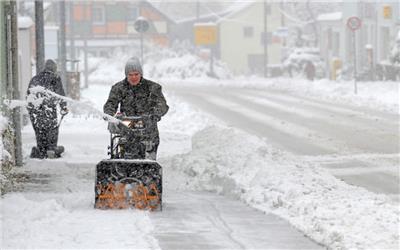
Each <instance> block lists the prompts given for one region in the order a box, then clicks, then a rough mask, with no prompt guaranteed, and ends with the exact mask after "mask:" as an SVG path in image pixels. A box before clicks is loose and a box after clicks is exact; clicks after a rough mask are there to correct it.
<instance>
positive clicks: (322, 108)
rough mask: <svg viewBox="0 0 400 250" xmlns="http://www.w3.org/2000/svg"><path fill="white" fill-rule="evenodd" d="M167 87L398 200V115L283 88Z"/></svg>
mask: <svg viewBox="0 0 400 250" xmlns="http://www.w3.org/2000/svg"><path fill="white" fill-rule="evenodd" d="M166 90H167V91H168V92H169V93H171V94H174V95H176V96H178V97H179V98H181V99H182V100H184V101H187V102H189V103H190V104H192V105H194V106H197V107H198V108H200V109H202V110H203V111H205V112H207V113H209V114H211V115H213V116H215V117H217V118H218V119H220V120H222V121H224V122H225V123H226V124H228V125H229V126H233V127H237V128H239V129H242V130H245V131H247V132H249V133H251V134H254V135H257V136H259V137H263V138H266V139H267V140H268V141H269V142H270V143H271V144H272V145H274V146H276V147H278V148H280V149H283V150H286V151H289V152H292V153H294V154H296V155H298V156H299V157H300V158H301V159H303V160H306V161H312V162H316V163H318V164H320V165H321V166H323V167H325V168H327V169H328V170H329V171H331V172H332V173H333V174H334V175H335V176H336V177H337V178H340V179H342V180H344V181H345V182H347V183H349V184H352V185H357V186H361V187H364V188H366V189H368V190H370V191H372V192H376V193H383V194H387V195H389V196H391V197H392V198H393V200H394V201H395V202H398V201H399V194H400V192H399V179H400V178H399V171H398V166H399V115H396V114H390V113H385V112H381V111H376V110H371V109H367V108H362V107H354V106H349V105H345V104H340V103H339V104H338V103H331V102H328V101H326V100H317V99H313V98H310V97H307V96H296V95H294V94H289V93H286V92H282V91H272V90H255V89H245V88H234V87H230V88H227V87H218V86H212V87H196V86H190V87H188V86H175V85H173V86H167V87H166Z"/></svg>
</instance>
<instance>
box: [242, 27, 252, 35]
mask: <svg viewBox="0 0 400 250" xmlns="http://www.w3.org/2000/svg"><path fill="white" fill-rule="evenodd" d="M253 33H254V30H253V27H250V26H246V27H244V28H243V36H244V37H253Z"/></svg>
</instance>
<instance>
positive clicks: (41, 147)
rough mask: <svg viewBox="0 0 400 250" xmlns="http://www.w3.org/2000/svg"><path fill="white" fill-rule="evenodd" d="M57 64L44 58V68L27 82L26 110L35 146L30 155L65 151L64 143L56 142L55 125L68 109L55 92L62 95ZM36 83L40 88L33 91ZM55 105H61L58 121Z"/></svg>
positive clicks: (46, 155)
mask: <svg viewBox="0 0 400 250" xmlns="http://www.w3.org/2000/svg"><path fill="white" fill-rule="evenodd" d="M56 72H57V64H56V63H55V62H54V61H53V60H50V59H49V60H47V61H46V62H45V67H44V69H43V71H41V72H39V73H38V74H37V75H36V76H34V77H33V78H32V79H31V81H30V82H29V86H28V90H27V99H28V106H27V109H28V112H29V117H30V119H31V122H32V126H33V129H34V130H35V136H36V143H37V146H36V147H33V148H32V151H31V155H30V157H31V158H40V159H43V158H58V157H61V154H62V153H63V152H64V147H63V146H57V141H58V129H59V126H60V122H61V120H62V118H63V117H64V116H65V115H66V114H67V113H68V109H67V103H66V102H65V101H64V100H62V99H61V98H58V97H57V96H56V94H57V95H60V96H65V93H64V89H63V86H62V83H61V78H60V76H58V75H57V73H56ZM35 87H39V88H41V90H40V91H34V89H35ZM57 105H60V108H61V111H60V113H61V116H62V117H61V120H60V122H57V121H58V119H57Z"/></svg>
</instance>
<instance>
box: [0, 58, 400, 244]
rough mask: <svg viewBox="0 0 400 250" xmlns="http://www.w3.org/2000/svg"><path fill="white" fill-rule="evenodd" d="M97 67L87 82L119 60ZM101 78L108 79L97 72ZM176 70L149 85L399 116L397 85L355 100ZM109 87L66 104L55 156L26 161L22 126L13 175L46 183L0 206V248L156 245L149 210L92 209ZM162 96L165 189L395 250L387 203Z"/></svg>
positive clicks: (395, 222)
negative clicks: (213, 196) (231, 88)
mask: <svg viewBox="0 0 400 250" xmlns="http://www.w3.org/2000/svg"><path fill="white" fill-rule="evenodd" d="M176 60H178V61H179V59H176ZM187 60H192V59H187ZM116 61H121V59H119V60H116ZM171 63H173V60H172V62H171ZM181 63H182V62H181ZM97 65H100V66H99V68H98V69H97V70H96V71H95V72H94V73H93V75H92V78H91V79H92V81H93V82H99V83H102V84H104V83H109V84H111V83H112V82H115V81H118V80H120V79H121V73H122V72H123V69H122V68H123V63H120V64H114V66H115V67H114V66H113V68H111V67H110V64H108V63H98V64H97ZM150 68H151V67H150V64H149V65H147V66H146V65H145V66H144V69H145V70H146V69H150ZM106 69H108V71H105V70H106ZM100 72H107V74H106V75H104V74H103V75H99V74H100ZM165 72H168V69H165ZM179 74H181V72H180V73H179ZM179 74H178V73H177V74H175V75H173V77H168V78H167V74H160V75H153V76H152V79H153V80H156V81H159V82H160V83H162V84H164V85H168V84H174V85H179V84H186V85H188V84H189V85H190V84H196V85H207V86H210V87H212V86H213V85H224V86H226V85H235V86H241V87H243V88H254V89H259V88H262V89H275V90H284V91H287V92H289V93H292V94H295V95H300V96H312V97H314V98H320V99H322V100H326V99H329V100H330V101H334V102H336V103H338V104H341V103H342V104H343V103H345V104H351V105H355V106H361V107H363V106H366V107H370V108H374V109H378V110H383V111H387V112H390V113H394V114H398V111H399V106H398V105H399V87H398V83H394V82H373V83H372V82H371V83H368V82H363V83H358V94H357V95H355V94H353V83H352V82H332V81H327V80H321V81H315V82H309V81H305V80H295V79H283V78H280V79H268V80H265V79H262V78H257V77H247V78H244V77H240V78H235V79H229V80H215V79H212V78H204V77H197V78H190V79H185V80H182V79H181V78H180V76H179ZM161 76H162V77H163V78H161ZM96 79H102V80H104V79H106V80H105V81H97V80H96ZM109 89H110V85H95V84H93V85H91V86H90V88H89V89H86V90H84V91H83V93H82V96H83V99H82V101H80V102H73V103H71V102H70V103H69V104H70V107H71V111H72V112H71V114H70V115H69V116H67V117H66V118H65V121H64V122H63V124H62V126H61V131H60V140H59V142H60V144H62V145H64V146H65V147H66V152H65V154H64V157H63V158H62V159H57V160H32V159H29V158H28V155H29V152H30V148H31V147H32V146H33V145H34V134H33V130H32V128H31V127H30V126H29V125H28V126H26V127H24V130H23V140H24V145H23V151H24V157H25V166H24V167H23V168H22V169H19V170H18V172H23V173H25V174H26V173H28V174H31V175H33V176H35V177H36V178H39V179H43V182H39V183H30V182H29V180H27V181H26V183H25V184H24V185H23V186H24V187H25V189H23V190H22V191H20V192H13V193H9V194H6V195H5V196H4V197H3V198H2V199H1V200H0V201H1V211H2V212H1V215H0V216H1V218H0V219H1V222H2V243H1V248H2V249H7V248H140V249H157V248H159V246H158V243H157V240H156V239H155V238H154V236H153V233H154V232H153V226H152V223H151V219H150V217H149V213H148V212H143V211H133V210H128V211H97V210H94V209H93V196H94V193H93V182H92V180H93V179H92V177H93V176H94V173H93V170H94V166H93V164H95V163H96V162H98V161H100V160H101V159H103V158H106V157H107V155H106V152H107V144H108V140H109V138H108V132H107V130H106V123H105V122H104V121H103V120H102V118H101V115H99V112H98V110H101V109H102V105H103V103H104V102H105V100H106V98H107V95H108V91H109ZM166 98H167V101H168V104H169V106H170V111H169V113H168V114H167V115H166V116H165V117H164V118H163V119H162V121H161V122H160V134H161V140H162V141H161V144H160V148H159V161H160V163H161V165H163V167H164V174H165V177H164V181H165V182H164V186H165V187H167V188H168V189H172V190H174V189H175V190H209V191H212V192H217V193H219V194H222V195H227V196H233V197H235V198H237V199H240V200H241V201H243V202H244V203H246V204H248V205H249V206H252V207H255V208H257V209H260V210H262V211H265V212H266V213H273V214H276V215H278V216H280V217H282V218H284V219H285V220H287V221H288V222H290V223H291V224H292V225H294V226H295V227H296V228H298V229H299V230H300V231H302V232H304V233H305V234H306V235H307V236H309V237H310V238H311V239H313V240H315V241H316V242H319V243H322V244H323V245H325V246H327V247H328V248H332V249H342V248H343V249H349V248H357V249H398V248H399V215H400V212H399V207H398V204H396V203H393V201H392V200H391V199H390V198H389V197H386V196H384V195H377V194H374V193H371V192H368V191H367V190H365V189H363V188H359V187H355V186H350V185H348V184H346V183H344V182H342V181H340V180H339V179H337V178H335V177H334V176H333V175H332V174H330V173H329V172H327V171H326V170H325V169H324V168H322V167H320V166H318V165H317V164H312V163H310V162H303V161H302V160H299V159H297V158H296V157H295V156H294V155H292V154H290V153H288V152H284V151H280V150H278V149H276V148H274V147H273V146H271V144H270V143H269V142H268V139H266V138H257V137H256V136H253V135H250V134H247V133H245V132H243V131H240V130H237V129H234V128H232V127H228V126H227V125H225V124H224V123H223V122H222V121H220V120H218V118H215V117H211V116H209V115H207V114H205V113H202V112H201V111H200V110H198V109H196V108H194V107H192V106H190V105H189V104H187V103H184V102H183V101H182V100H179V99H178V98H177V97H176V96H173V95H172V94H171V93H166ZM77 166H79V167H77ZM395 167H398V166H395ZM49 176H55V177H56V178H55V179H49V178H48V177H49ZM93 181H94V180H93ZM126 221H131V222H132V223H124V222H126ZM5 228H6V229H7V230H5Z"/></svg>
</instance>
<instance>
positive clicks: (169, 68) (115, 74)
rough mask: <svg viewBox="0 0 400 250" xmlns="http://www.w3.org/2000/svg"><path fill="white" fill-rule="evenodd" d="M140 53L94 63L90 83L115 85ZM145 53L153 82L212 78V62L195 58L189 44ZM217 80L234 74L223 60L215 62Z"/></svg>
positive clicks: (118, 54) (146, 72) (120, 54)
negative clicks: (132, 58)
mask: <svg viewBox="0 0 400 250" xmlns="http://www.w3.org/2000/svg"><path fill="white" fill-rule="evenodd" d="M137 51H138V50H132V51H130V52H123V51H116V52H115V54H114V55H112V56H111V57H110V58H104V59H103V60H102V61H101V62H100V63H99V62H98V61H93V64H91V65H90V66H89V68H94V69H95V70H93V72H92V73H91V74H90V75H89V81H90V82H93V83H96V84H99V83H100V84H113V83H115V82H117V81H120V80H122V79H123V78H124V77H125V75H124V74H125V73H124V72H125V70H124V69H125V63H126V62H127V61H128V59H129V58H130V57H132V56H138V53H137ZM146 51H147V52H146V53H145V54H144V61H145V63H144V65H143V75H144V77H145V78H150V79H160V78H163V79H186V78H203V77H208V76H209V71H210V70H209V69H210V63H209V61H208V59H206V58H204V59H203V58H202V57H200V56H198V55H195V54H194V53H193V51H190V48H189V46H188V45H187V44H185V43H177V44H174V46H172V48H170V49H167V48H161V47H158V46H156V45H152V47H149V48H147V50H146ZM214 72H215V75H216V77H218V78H222V79H227V78H231V73H230V72H229V70H228V69H227V67H226V66H225V64H223V63H222V62H220V61H217V60H214Z"/></svg>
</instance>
